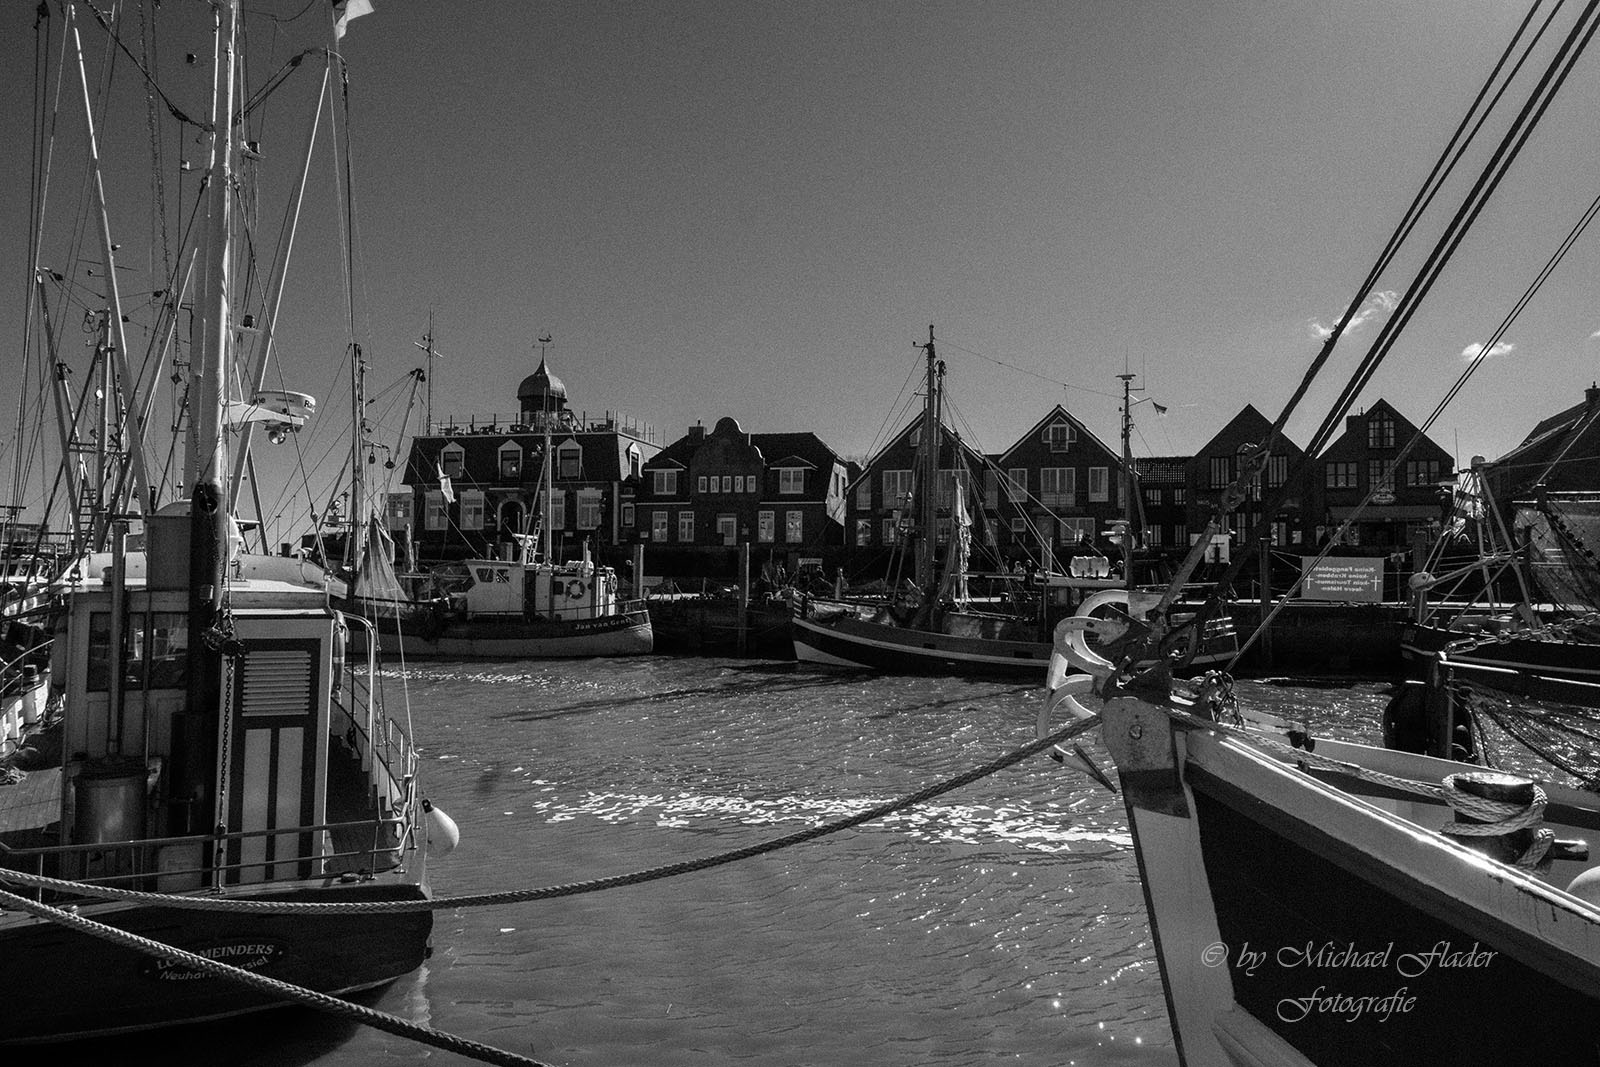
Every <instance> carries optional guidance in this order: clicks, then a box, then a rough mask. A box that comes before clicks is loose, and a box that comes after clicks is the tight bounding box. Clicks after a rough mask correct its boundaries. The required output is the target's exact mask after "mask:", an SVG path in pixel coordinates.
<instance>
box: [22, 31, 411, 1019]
mask: <svg viewBox="0 0 1600 1067" xmlns="http://www.w3.org/2000/svg"><path fill="white" fill-rule="evenodd" d="M65 10H66V12H67V16H68V20H69V23H68V26H67V28H66V34H67V40H69V41H71V40H74V39H75V38H76V36H77V33H76V27H75V26H74V25H73V24H72V16H73V10H74V9H73V5H66V8H65ZM216 14H217V18H216V22H215V26H214V29H215V33H216V45H217V51H216V55H217V56H218V57H219V58H218V71H217V74H218V77H217V80H216V84H215V92H214V94H213V103H212V122H211V123H210V126H209V127H208V128H209V131H210V133H209V137H208V141H209V144H208V152H207V162H206V166H207V167H208V168H209V174H208V185H207V195H206V196H205V197H204V201H203V206H202V208H201V212H202V214H203V215H204V217H205V218H206V220H207V227H206V229H207V237H206V240H205V241H204V242H203V243H202V245H201V246H200V247H199V248H198V249H196V252H195V259H196V267H195V276H194V277H195V281H196V284H197V285H198V289H199V293H200V297H197V298H196V300H195V304H196V319H197V322H196V335H195V336H196V338H197V341H196V343H195V344H194V346H193V347H192V349H191V351H190V357H191V358H190V367H189V380H188V385H189V394H188V402H187V414H188V417H189V419H190V420H191V426H192V432H191V433H190V434H189V435H188V439H189V447H188V449H187V465H186V472H187V473H186V479H185V484H186V485H188V486H189V487H190V490H189V492H188V493H187V495H186V497H180V498H177V499H173V500H170V501H168V502H166V503H164V504H161V503H158V499H157V497H158V494H157V486H156V485H155V484H154V483H153V482H152V481H150V480H146V479H145V478H143V477H138V478H136V480H135V483H134V484H135V486H136V488H135V491H134V492H133V493H132V495H131V496H130V497H129V498H128V499H129V500H130V502H131V503H132V505H133V511H134V512H135V514H136V516H137V519H135V517H134V516H130V515H127V514H117V510H118V509H112V512H111V513H110V514H109V515H107V516H105V518H106V519H107V522H106V524H105V529H106V531H107V533H108V536H107V538H106V546H107V547H106V549H105V550H103V551H89V552H83V553H81V554H79V555H77V556H76V558H74V559H73V560H71V561H70V563H69V565H68V566H67V567H66V568H65V570H64V571H62V572H61V573H60V574H58V575H57V576H56V578H55V579H54V581H53V582H52V583H51V585H50V587H49V589H48V609H49V611H48V619H49V624H50V652H49V655H50V662H51V689H52V692H51V697H50V701H49V704H48V706H47V707H46V708H44V709H43V710H42V712H39V715H40V721H39V722H38V723H37V724H36V725H35V728H34V729H32V730H31V731H30V732H29V734H28V735H27V736H26V738H25V744H24V745H22V746H21V747H20V748H18V749H17V750H16V751H13V752H11V753H9V754H8V755H7V757H6V759H5V760H4V763H3V764H0V766H3V768H4V771H5V781H6V782H7V783H8V784H5V785H0V989H4V990H5V1010H4V1011H0V1043H17V1042H22V1043H30V1042H56V1041H65V1040H71V1039H77V1038H83V1037H86V1036H90V1035H102V1034H115V1033H122V1032H127V1031H135V1030H145V1029H153V1028H159V1027H166V1026H172V1025H177V1024H184V1023H191V1022H195V1021H198V1020H204V1019H213V1018H219V1017H226V1016H232V1015H237V1014H241V1013H245V1012H253V1011H258V1010H262V1009H266V1008H271V1007H275V1006H278V1005H281V1004H282V1003H284V1002H285V991H289V990H300V991H303V990H311V991H315V992H318V993H323V994H345V993H349V992H353V991H356V990H362V989H368V988H372V987H376V986H380V985H383V984H385V983H388V982H391V981H393V980H394V979H396V978H398V977H400V976H403V975H405V974H408V973H410V972H411V971H413V970H415V969H416V968H417V967H418V966H419V965H421V963H422V961H423V960H424V959H425V958H426V956H427V954H428V951H429V938H430V932H431V929H432V913H431V912H430V911H428V910H426V909H425V908H423V909H420V910H419V909H417V908H416V907H415V905H416V904H417V902H419V901H426V900H427V898H428V895H429V891H428V887H427V879H426V874H427V870H426V849H425V847H424V842H425V840H426V839H427V836H428V828H429V826H430V825H438V824H437V823H436V821H435V817H433V816H430V815H429V814H427V813H426V812H425V809H426V808H427V807H428V804H427V802H426V801H425V800H424V799H423V797H422V794H421V782H420V778H419V774H418V770H419V767H418V756H417V752H416V749H415V747H414V745H413V741H412V732H411V728H410V724H409V722H407V721H405V716H403V715H402V716H391V715H389V714H387V713H386V711H385V709H384V707H383V704H382V700H381V697H382V695H383V694H382V692H381V689H382V687H381V678H382V674H381V671H380V667H379V660H378V652H377V650H376V648H375V643H374V642H369V643H368V646H367V647H368V651H367V652H366V653H365V654H363V655H357V654H355V653H354V652H353V651H352V640H351V635H352V633H353V632H360V631H362V630H364V629H366V628H367V627H368V625H369V624H368V623H367V622H366V621H365V620H363V619H361V618H360V617H358V616H352V615H349V614H346V613H344V612H341V611H339V610H337V608H336V607H334V606H333V604H332V603H331V602H330V595H329V590H330V588H332V587H333V584H334V583H332V582H331V580H330V576H329V575H327V574H326V573H325V572H323V571H322V570H321V569H320V568H318V567H316V566H314V565H312V564H310V563H307V562H305V561H303V560H299V559H293V558H286V557H283V556H269V555H258V554H254V553H251V552H249V551H247V550H246V549H245V546H244V537H243V534H242V533H241V525H240V523H239V521H238V519H237V517H236V515H235V514H234V511H233V509H232V507H231V506H230V503H231V501H232V500H233V499H234V498H235V496H236V493H235V492H234V491H233V490H234V489H235V488H236V487H237V481H236V480H235V479H236V476H234V477H233V478H230V466H229V461H230V449H229V443H230V441H231V440H233V439H234V438H236V437H237V438H239V439H241V440H246V439H247V438H248V432H247V430H248V428H256V429H260V430H262V431H264V432H265V433H266V434H267V435H268V436H269V437H271V438H273V439H279V440H281V439H282V438H284V437H285V436H287V435H289V434H291V433H294V432H296V431H298V430H299V429H300V427H301V426H303V425H304V424H305V422H306V420H307V419H308V418H309V417H310V415H311V413H312V411H313V409H314V402H313V401H312V400H311V398H309V397H307V396H305V395H303V394H290V393H282V392H280V393H268V392H264V391H258V392H256V393H253V394H252V393H246V394H245V395H244V396H243V397H237V398H236V397H234V396H230V392H231V391H232V389H233V388H234V387H235V383H236V382H237V381H238V378H237V377H236V376H235V373H234V369H233V368H234V366H235V351H234V349H235V345H236V344H238V343H239V342H240V341H241V340H242V339H243V338H244V337H245V336H246V335H247V333H248V332H249V331H246V330H244V329H242V328H241V313H242V312H243V311H244V308H243V307H242V306H240V304H235V303H233V300H234V298H235V297H236V296H238V294H237V293H236V292H235V291H234V290H233V289H232V288H231V287H230V286H229V285H228V284H227V282H228V279H229V278H230V277H234V276H236V275H235V274H234V273H233V272H234V271H235V270H236V268H237V265H238V264H237V257H238V255H239V254H240V248H239V245H238V244H237V243H236V239H235V233H234V230H235V227H236V225H237V223H238V222H239V221H240V220H239V219H238V217H237V215H236V214H235V213H234V211H233V210H232V208H233V203H234V199H235V197H237V196H239V189H238V184H239V182H240V181H241V180H243V177H244V176H243V175H242V174H241V172H240V169H239V163H240V160H241V158H242V157H243V156H244V155H245V154H246V153H253V152H254V149H253V148H252V149H246V148H245V147H244V145H243V144H242V134H243V130H242V126H243V124H244V121H245V120H244V114H245V112H246V109H245V108H243V107H242V106H241V104H240V101H241V100H242V99H243V96H242V95H240V94H239V92H238V89H239V87H240V85H241V81H242V69H241V67H240V65H239V60H238V58H237V46H238V43H239V42H240V41H241V40H242V38H243V34H242V25H241V16H240V10H239V4H238V2H237V0H232V2H230V3H227V4H222V5H218V6H217V11H216ZM313 54H320V55H321V56H323V57H324V58H326V59H327V60H328V63H327V68H328V73H330V74H331V73H332V72H333V69H334V67H335V61H336V57H335V56H334V55H333V54H332V53H331V52H329V51H328V50H327V49H326V48H322V49H316V50H314V51H313ZM307 66H308V69H309V68H310V67H311V66H313V65H311V64H308V65H307ZM324 84H325V85H326V82H325V83H324ZM83 90H84V100H85V111H86V118H89V119H90V121H92V116H93V115H94V111H93V110H92V109H90V108H89V107H88V100H89V97H90V85H89V81H88V77H87V75H85V76H84V86H83ZM322 104H323V101H321V100H319V101H318V109H319V110H320V109H321V107H322ZM308 152H309V149H308ZM91 178H92V179H93V181H92V183H91V184H93V185H96V186H98V185H99V178H100V175H99V174H98V173H97V172H96V173H92V174H91ZM99 206H100V209H101V210H100V211H99V216H100V219H101V227H102V252H103V256H104V262H106V263H107V264H114V263H115V259H114V255H113V253H114V251H115V248H116V246H115V245H114V244H112V242H111V241H110V238H109V229H108V226H107V225H106V223H105V217H106V215H105V210H104V203H103V202H102V203H101V204H100V205H99ZM107 274H109V276H110V278H111V279H115V277H116V274H115V268H114V266H111V267H110V269H109V270H108V271H107ZM41 284H42V282H41ZM112 289H113V295H114V290H115V285H114V283H113V284H112ZM174 295H175V296H176V294H174ZM113 305H114V301H113ZM173 306H174V307H176V306H177V301H176V300H174V305H173ZM272 313H273V314H275V308H274V309H272ZM120 318H121V316H120V314H113V315H112V316H111V320H112V321H117V320H120ZM124 351H125V349H124ZM116 387H117V389H119V390H121V391H122V395H125V396H127V397H129V398H130V403H129V405H128V406H129V408H130V409H136V407H137V404H136V403H134V402H133V398H134V397H136V396H137V392H136V389H135V388H134V386H133V380H132V379H131V378H129V377H127V376H126V375H122V376H121V377H120V378H119V379H118V381H117V382H116ZM118 433H119V436H122V435H125V436H122V439H123V440H125V441H126V442H127V449H128V451H129V452H130V453H131V454H133V455H135V456H137V455H138V454H139V451H140V450H141V449H142V447H143V443H142V441H141V440H140V437H139V433H138V425H137V420H134V419H129V420H127V421H126V422H124V423H123V424H122V425H120V426H119V427H118ZM240 447H241V448H243V447H247V444H241V446H240ZM65 458H66V460H67V461H68V462H69V463H71V462H72V460H73V457H72V456H71V455H70V454H69V455H68V456H67V457H65ZM233 458H235V459H237V460H238V461H239V462H240V468H236V469H242V468H243V466H244V462H245V457H244V456H243V455H238V456H235V457H233ZM124 469H125V470H136V469H138V468H137V464H135V465H132V466H130V467H128V468H124ZM134 521H137V522H138V523H139V525H140V526H142V530H139V531H137V532H135V531H133V530H132V529H131V527H132V526H133V523H134ZM27 714H28V713H27V711H24V715H25V716H26V715H27ZM440 818H442V816H440ZM127 891H136V894H139V895H134V896H123V897H121V898H118V899H103V898H105V897H107V896H108V895H114V894H117V893H119V892H122V893H126V892H127ZM307 902H316V903H329V904H340V903H344V904H353V905H360V906H361V910H355V909H347V910H344V911H340V912H338V913H336V914H287V913H284V912H282V911H275V910H274V905H282V904H287V903H307ZM197 904H203V905H204V907H196V905H197ZM406 905H409V906H411V910H394V908H395V907H400V906H406ZM391 906H393V907H391ZM183 953H187V954H188V955H187V956H184V955H182V954H183ZM185 961H188V962H185ZM199 964H208V965H209V964H228V965H231V968H232V970H231V971H229V972H228V973H227V974H217V973H213V972H212V971H211V970H208V969H206V967H203V966H198V965H199ZM239 972H250V973H251V974H254V975H255V976H257V977H259V978H261V979H264V980H270V983H271V984H272V986H273V988H261V987H257V986H252V985H249V984H245V983H242V982H240V981H237V980H234V979H231V978H230V977H229V976H228V975H229V974H233V975H237V974H238V973H239Z"/></svg>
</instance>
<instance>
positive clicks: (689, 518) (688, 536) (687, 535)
mask: <svg viewBox="0 0 1600 1067" xmlns="http://www.w3.org/2000/svg"><path fill="white" fill-rule="evenodd" d="M678 540H679V541H682V542H684V543H685V544H687V543H689V542H691V541H693V540H694V512H692V511H680V512H678Z"/></svg>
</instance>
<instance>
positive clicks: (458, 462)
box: [439, 441, 467, 478]
mask: <svg viewBox="0 0 1600 1067" xmlns="http://www.w3.org/2000/svg"><path fill="white" fill-rule="evenodd" d="M466 464H467V450H466V449H464V448H462V447H461V446H460V445H458V444H456V443H455V442H454V441H452V442H451V443H450V444H447V445H445V446H444V448H443V449H442V450H441V451H440V452H439V472H440V473H441V474H443V475H444V476H445V477H446V478H459V477H461V472H462V470H463V469H464V468H465V467H466Z"/></svg>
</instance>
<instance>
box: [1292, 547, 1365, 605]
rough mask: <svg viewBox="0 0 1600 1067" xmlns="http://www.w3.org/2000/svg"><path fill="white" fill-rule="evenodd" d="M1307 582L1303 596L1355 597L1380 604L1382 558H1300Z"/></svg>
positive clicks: (1327, 598) (1301, 593) (1338, 598)
mask: <svg viewBox="0 0 1600 1067" xmlns="http://www.w3.org/2000/svg"><path fill="white" fill-rule="evenodd" d="M1300 569H1301V572H1302V573H1303V574H1305V581H1304V582H1303V583H1302V584H1301V586H1300V595H1301V596H1303V597H1305V598H1306V599H1307V600H1354V601H1359V602H1361V603H1366V604H1377V603H1380V602H1381V601H1382V600H1383V557H1382V556H1378V557H1365V556H1362V557H1354V556H1346V557H1339V556H1330V557H1328V558H1327V559H1324V560H1320V561H1319V560H1317V559H1316V558H1315V557H1313V556H1302V557H1301V558H1300Z"/></svg>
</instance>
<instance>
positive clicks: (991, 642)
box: [789, 616, 1051, 681]
mask: <svg viewBox="0 0 1600 1067" xmlns="http://www.w3.org/2000/svg"><path fill="white" fill-rule="evenodd" d="M789 625H790V629H791V633H792V635H793V639H794V654H795V659H797V660H799V661H800V662H802V663H816V664H823V665H826V666H830V667H850V668H856V669H861V670H875V671H883V672H885V673H890V674H956V675H972V676H978V677H994V678H1015V679H1019V680H1026V681H1037V680H1038V679H1039V678H1040V677H1041V676H1042V675H1043V673H1044V670H1045V668H1046V667H1048V666H1049V664H1050V648H1051V646H1050V645H1049V644H1048V643H1047V642H1039V641H1007V640H1002V639H998V638H987V637H965V636H956V635H952V634H944V633H937V632H933V631H927V630H914V629H911V628H909V627H903V626H892V625H887V624H884V623H875V622H868V621H866V620H862V619H853V618H849V617H839V618H836V619H829V620H826V621H819V620H817V619H814V618H802V617H799V616H796V617H794V618H792V619H791V620H790V623H789Z"/></svg>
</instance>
